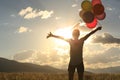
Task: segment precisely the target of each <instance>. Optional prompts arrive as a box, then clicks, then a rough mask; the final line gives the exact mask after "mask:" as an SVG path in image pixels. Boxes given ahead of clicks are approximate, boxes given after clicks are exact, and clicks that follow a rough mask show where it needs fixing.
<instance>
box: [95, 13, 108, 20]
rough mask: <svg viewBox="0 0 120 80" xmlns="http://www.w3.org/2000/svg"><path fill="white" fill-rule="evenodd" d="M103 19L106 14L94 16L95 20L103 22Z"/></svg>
mask: <svg viewBox="0 0 120 80" xmlns="http://www.w3.org/2000/svg"><path fill="white" fill-rule="evenodd" d="M105 17H106V13H105V12H104V13H103V14H101V15H97V16H96V18H97V19H98V20H103V19H105Z"/></svg>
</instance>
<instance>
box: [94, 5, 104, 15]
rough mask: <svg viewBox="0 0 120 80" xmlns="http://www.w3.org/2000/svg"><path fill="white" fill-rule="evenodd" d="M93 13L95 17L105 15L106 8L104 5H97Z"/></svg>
mask: <svg viewBox="0 0 120 80" xmlns="http://www.w3.org/2000/svg"><path fill="white" fill-rule="evenodd" d="M93 12H94V14H95V15H101V14H103V13H104V6H103V5H102V4H96V5H94V6H93Z"/></svg>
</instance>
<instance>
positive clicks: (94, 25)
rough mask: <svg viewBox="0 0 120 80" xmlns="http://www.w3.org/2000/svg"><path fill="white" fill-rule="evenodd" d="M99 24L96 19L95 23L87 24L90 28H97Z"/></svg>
mask: <svg viewBox="0 0 120 80" xmlns="http://www.w3.org/2000/svg"><path fill="white" fill-rule="evenodd" d="M97 23H98V21H97V19H96V18H94V20H93V22H91V23H86V25H87V27H88V28H95V27H96V25H97Z"/></svg>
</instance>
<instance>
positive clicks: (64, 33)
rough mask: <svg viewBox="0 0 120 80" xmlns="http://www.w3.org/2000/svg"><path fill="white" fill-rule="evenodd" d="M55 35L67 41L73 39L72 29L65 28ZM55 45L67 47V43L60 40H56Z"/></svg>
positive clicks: (57, 31)
mask: <svg viewBox="0 0 120 80" xmlns="http://www.w3.org/2000/svg"><path fill="white" fill-rule="evenodd" d="M55 35H58V36H62V37H64V38H65V39H70V38H72V27H65V28H61V29H58V30H56V31H55ZM55 43H56V44H57V45H60V46H65V45H66V44H67V42H65V41H63V40H59V39H55Z"/></svg>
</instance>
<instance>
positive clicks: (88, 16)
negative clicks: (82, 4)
mask: <svg viewBox="0 0 120 80" xmlns="http://www.w3.org/2000/svg"><path fill="white" fill-rule="evenodd" d="M81 16H82V19H83V21H84V22H85V23H91V22H92V21H93V20H94V14H93V13H92V12H91V11H85V12H84V13H83V15H81Z"/></svg>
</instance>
